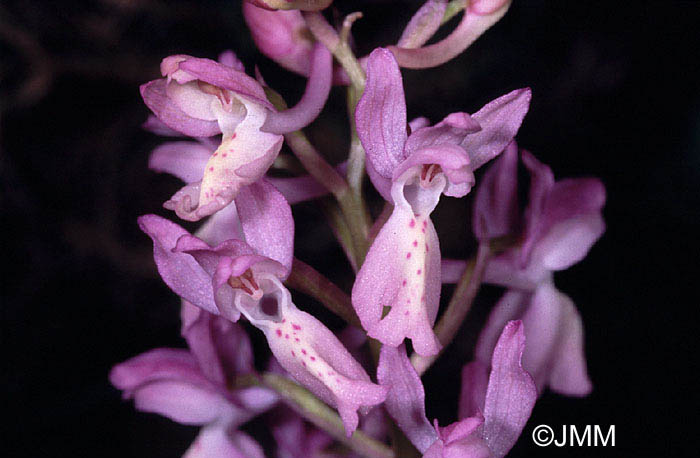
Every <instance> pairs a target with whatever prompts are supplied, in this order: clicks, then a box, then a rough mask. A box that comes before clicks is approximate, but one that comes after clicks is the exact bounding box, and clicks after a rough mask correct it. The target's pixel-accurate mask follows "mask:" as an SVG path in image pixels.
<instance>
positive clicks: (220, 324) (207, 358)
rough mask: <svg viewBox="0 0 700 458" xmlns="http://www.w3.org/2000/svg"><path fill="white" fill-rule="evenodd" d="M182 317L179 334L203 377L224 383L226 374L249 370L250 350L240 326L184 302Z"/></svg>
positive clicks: (251, 358)
mask: <svg viewBox="0 0 700 458" xmlns="http://www.w3.org/2000/svg"><path fill="white" fill-rule="evenodd" d="M182 317H183V329H182V335H183V337H185V340H187V345H188V346H189V347H190V350H191V352H192V354H193V355H194V356H195V358H196V359H197V362H198V365H199V367H200V369H201V371H202V372H203V373H204V374H205V375H206V377H207V378H209V379H210V380H212V381H214V382H216V383H219V384H221V385H225V384H226V380H227V376H232V375H237V374H246V373H249V372H251V371H252V370H253V349H252V346H251V344H250V340H249V339H248V336H247V335H246V333H245V331H244V330H243V328H242V327H241V326H240V325H238V324H235V323H232V322H230V321H229V320H226V319H224V318H221V317H218V316H215V315H212V314H210V313H208V312H206V311H204V310H202V309H200V308H198V307H195V306H193V305H192V304H190V303H188V302H187V301H183V304H182ZM227 374H228V375H227Z"/></svg>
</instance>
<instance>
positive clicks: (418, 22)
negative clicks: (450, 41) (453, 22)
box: [396, 0, 447, 49]
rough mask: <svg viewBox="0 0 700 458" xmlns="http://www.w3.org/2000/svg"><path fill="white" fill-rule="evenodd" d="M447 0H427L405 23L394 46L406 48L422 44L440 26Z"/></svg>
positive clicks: (417, 46)
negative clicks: (406, 23)
mask: <svg viewBox="0 0 700 458" xmlns="http://www.w3.org/2000/svg"><path fill="white" fill-rule="evenodd" d="M446 8H447V0H428V1H427V2H425V3H424V4H423V6H422V7H421V8H420V9H419V10H418V11H417V12H416V14H414V15H413V17H412V18H411V20H410V21H409V22H408V25H406V28H405V29H404V31H403V33H402V34H401V38H399V41H398V42H397V43H396V46H398V47H401V48H406V49H411V48H419V47H421V46H423V45H424V44H425V43H426V42H427V41H428V40H430V38H431V37H432V36H433V35H434V34H435V32H437V31H438V29H439V28H440V23H441V22H442V17H443V16H444V14H445V9H446Z"/></svg>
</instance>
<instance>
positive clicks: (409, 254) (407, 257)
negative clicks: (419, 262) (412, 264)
mask: <svg viewBox="0 0 700 458" xmlns="http://www.w3.org/2000/svg"><path fill="white" fill-rule="evenodd" d="M406 259H411V252H410V251H409V252H408V253H406Z"/></svg>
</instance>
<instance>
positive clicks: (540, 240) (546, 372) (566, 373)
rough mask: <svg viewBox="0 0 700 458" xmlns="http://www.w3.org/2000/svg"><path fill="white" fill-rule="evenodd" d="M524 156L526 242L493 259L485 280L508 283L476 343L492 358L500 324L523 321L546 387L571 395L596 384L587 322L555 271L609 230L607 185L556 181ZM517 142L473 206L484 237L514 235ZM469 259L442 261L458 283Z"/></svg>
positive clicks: (530, 366) (528, 358)
mask: <svg viewBox="0 0 700 458" xmlns="http://www.w3.org/2000/svg"><path fill="white" fill-rule="evenodd" d="M521 154H522V161H523V163H524V164H525V167H526V168H527V169H528V170H529V172H530V176H531V181H530V182H531V184H530V202H529V204H528V207H527V209H526V211H525V215H524V218H523V220H524V228H523V230H522V232H523V235H522V243H521V244H520V245H519V246H517V247H515V248H512V249H509V250H507V251H506V252H504V253H503V254H501V255H499V256H497V257H495V258H494V259H492V260H491V261H490V262H489V265H488V266H487V268H486V272H485V274H484V280H485V281H486V282H488V283H493V284H497V285H501V286H505V287H507V288H508V290H507V291H506V293H505V294H504V295H503V297H502V298H501V299H500V300H499V302H498V303H497V304H496V306H495V307H494V309H493V311H492V312H491V315H490V317H489V320H488V322H487V324H486V326H485V328H484V329H483V330H482V333H481V336H480V337H479V341H478V344H477V348H476V356H477V359H479V360H481V361H488V359H489V358H490V355H491V352H492V351H493V348H494V345H495V342H496V338H497V332H498V331H497V330H498V329H500V328H501V327H502V326H503V324H504V323H505V322H507V321H508V320H512V319H521V320H522V321H523V324H524V326H525V330H526V332H527V335H528V340H529V345H528V349H527V351H526V352H525V355H524V356H523V364H524V366H525V368H526V369H527V370H528V371H529V372H530V373H531V374H532V375H533V377H534V378H535V381H536V382H537V386H538V389H539V390H540V392H541V391H542V390H543V389H544V387H545V386H549V387H550V388H551V389H552V390H554V391H556V392H558V393H561V394H566V395H571V396H585V395H587V394H588V393H590V391H591V389H592V385H591V381H590V379H589V377H588V373H587V369H586V360H585V356H584V342H583V324H582V322H581V316H580V314H579V313H578V311H577V310H576V307H575V305H574V303H573V301H572V300H571V299H570V298H569V297H568V296H567V295H565V294H563V293H562V292H560V291H559V290H557V288H556V287H555V286H554V272H556V271H558V270H564V269H567V268H569V267H570V266H572V265H573V264H575V263H577V262H579V261H580V260H582V259H583V258H584V257H585V256H586V254H587V253H588V251H589V250H590V248H591V247H592V245H593V244H594V243H595V242H596V241H597V240H598V239H599V238H600V237H601V236H602V234H603V232H604V231H605V223H604V221H603V216H602V214H601V211H602V208H603V205H604V204H605V188H604V187H603V184H602V183H601V182H600V181H599V180H597V179H593V178H577V179H565V180H561V181H556V182H555V181H554V176H553V174H552V171H551V169H550V168H549V167H548V166H546V165H544V164H542V163H541V162H539V161H538V160H537V159H535V157H534V156H533V155H532V154H530V153H528V152H527V151H522V153H521ZM517 161H518V155H517V147H516V146H515V144H513V145H511V146H510V147H509V148H508V152H507V153H506V154H505V155H503V156H502V157H501V158H500V159H499V161H498V162H497V163H496V164H494V166H493V167H492V168H490V169H489V170H488V171H487V173H486V174H485V175H484V179H483V181H482V182H481V185H480V187H479V189H478V190H477V198H476V200H475V206H474V218H473V221H474V232H475V234H476V235H477V237H478V238H479V239H481V240H487V239H489V238H494V237H499V236H502V235H506V234H515V233H516V228H517V227H518V226H519V221H520V217H519V215H518V212H517V211H513V208H517V194H516V188H517ZM463 268H464V264H462V263H455V262H448V263H446V264H444V265H443V275H444V279H445V280H446V281H447V280H451V281H454V280H455V277H456V276H457V275H459V272H460V271H461V270H463Z"/></svg>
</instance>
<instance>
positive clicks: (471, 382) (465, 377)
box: [457, 360, 489, 418]
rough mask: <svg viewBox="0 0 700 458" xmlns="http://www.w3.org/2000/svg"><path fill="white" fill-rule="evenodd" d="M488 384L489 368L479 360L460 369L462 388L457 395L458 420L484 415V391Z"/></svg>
mask: <svg viewBox="0 0 700 458" xmlns="http://www.w3.org/2000/svg"><path fill="white" fill-rule="evenodd" d="M488 383H489V367H488V365H487V364H485V363H482V362H481V361H479V360H476V361H472V362H470V363H468V364H466V365H465V366H464V367H463V368H462V388H461V391H460V393H459V412H458V414H457V417H458V418H467V417H472V416H474V415H483V414H484V402H485V401H486V389H487V387H488Z"/></svg>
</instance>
